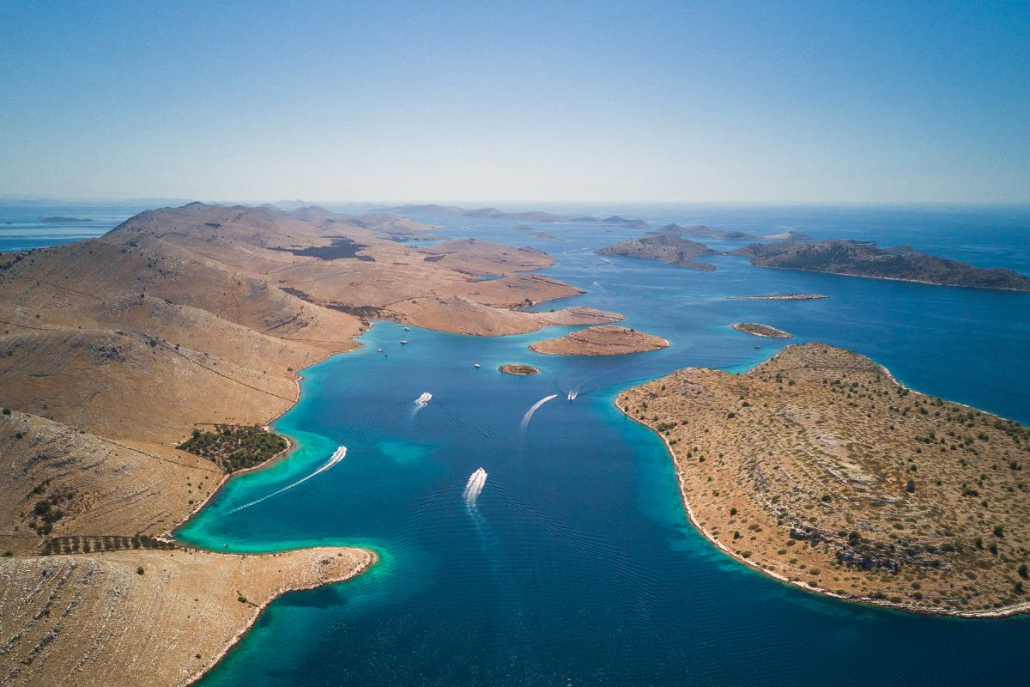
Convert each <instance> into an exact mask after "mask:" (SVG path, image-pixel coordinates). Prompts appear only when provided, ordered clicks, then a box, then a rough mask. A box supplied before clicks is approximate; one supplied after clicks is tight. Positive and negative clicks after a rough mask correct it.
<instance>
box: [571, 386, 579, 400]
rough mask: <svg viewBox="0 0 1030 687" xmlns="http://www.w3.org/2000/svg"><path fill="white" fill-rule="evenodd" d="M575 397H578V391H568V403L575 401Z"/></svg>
mask: <svg viewBox="0 0 1030 687" xmlns="http://www.w3.org/2000/svg"><path fill="white" fill-rule="evenodd" d="M577 396H579V389H573V390H572V391H570V392H569V403H571V402H572V401H575V400H576V397H577Z"/></svg>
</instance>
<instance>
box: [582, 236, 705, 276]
mask: <svg viewBox="0 0 1030 687" xmlns="http://www.w3.org/2000/svg"><path fill="white" fill-rule="evenodd" d="M596 252H597V254H598V255H621V256H625V257H629V258H644V259H646V260H660V261H661V262H667V263H669V264H670V265H677V266H679V267H689V268H690V269H694V270H702V271H705V272H712V271H714V270H715V266H714V265H710V264H708V263H706V262H699V261H697V260H695V259H694V258H698V257H702V256H705V255H718V253H717V252H716V251H714V250H712V249H711V248H709V247H708V246H705V245H702V244H700V243H697V242H696V241H691V240H689V239H684V238H680V237H679V236H675V235H672V234H650V235H645V236H641V237H640V238H635V239H628V240H626V241H620V242H619V243H616V244H614V245H611V246H608V247H606V248H601V249H599V250H597V251H596Z"/></svg>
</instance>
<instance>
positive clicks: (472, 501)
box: [461, 468, 486, 508]
mask: <svg viewBox="0 0 1030 687" xmlns="http://www.w3.org/2000/svg"><path fill="white" fill-rule="evenodd" d="M484 486H486V470H484V469H483V468H478V469H477V470H476V471H475V472H473V473H472V474H471V475H469V481H468V482H467V483H466V484H465V491H464V492H462V494H461V497H462V498H463V499H465V505H466V506H468V507H469V508H475V506H476V499H477V498H479V495H480V494H482V493H483V487H484Z"/></svg>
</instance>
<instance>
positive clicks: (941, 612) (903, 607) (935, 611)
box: [612, 363, 1030, 619]
mask: <svg viewBox="0 0 1030 687" xmlns="http://www.w3.org/2000/svg"><path fill="white" fill-rule="evenodd" d="M876 364H877V365H878V366H879V367H881V368H883V366H882V365H879V363H876ZM688 369H689V368H688ZM884 369H885V368H884ZM888 376H890V377H891V379H894V377H893V376H891V375H890V373H889V372H888ZM659 378H660V377H655V378H654V379H659ZM650 381H653V380H650ZM895 381H897V380H895ZM644 383H646V382H644ZM899 385H900V386H902V387H903V388H905V389H908V387H906V386H904V385H902V384H900V383H899ZM634 386H639V385H634ZM631 388H633V387H628V388H627V389H624V390H623V391H620V392H619V393H618V394H616V396H615V398H614V399H612V403H613V405H614V406H615V408H616V410H617V411H618V412H619V413H621V414H622V415H623V416H624V417H627V418H629V419H630V420H632V421H633V422H635V423H637V424H639V425H642V426H644V427H647V429H648V430H650V431H651V433H652V434H654V435H656V436H657V437H658V438H660V439H661V440H662V443H663V444H664V445H665V452H666V454H668V457H669V461H670V462H671V463H672V469H673V470H674V471H675V473H676V483H677V486H678V487H679V493H680V501H681V502H682V503H683V508H684V510H685V511H686V514H687V520H688V521H689V522H690V524H691V525H692V526H693V527H694V529H695V530H696V531H697V532H698V533H700V534H701V536H703V537H704V538H705V539H706V540H707V541H708V542H709V543H710V544H712V545H714V546H715V548H716V549H717V550H718V551H720V552H721V553H723V554H725V555H726V556H729V557H730V558H732V559H733V560H735V561H736V562H738V563H741V564H743V565H745V566H747V567H748V568H750V569H752V570H755V571H756V572H759V573H761V574H763V575H765V576H766V577H770V578H772V579H774V580H776V581H778V582H781V583H783V584H788V585H791V586H793V587H795V588H797V589H801V590H803V591H805V592H808V593H810V594H816V595H818V596H826V597H830V598H833V599H836V600H839V601H845V602H848V603H853V604H858V605H861V606H872V607H876V608H880V609H887V610H894V611H903V612H906V613H912V614H918V615H928V616H941V617H952V618H967V619H974V618H981V619H987V618H1005V617H1009V616H1014V615H1020V614H1023V613H1028V612H1030V601H1024V602H1022V603H1018V604H1013V605H1010V606H1005V607H1002V608H997V609H993V610H980V611H956V610H953V609H948V608H920V607H915V606H910V605H908V604H904V603H901V604H898V603H892V602H891V601H889V600H882V599H874V598H872V597H868V596H859V595H852V594H838V593H837V592H834V591H831V590H829V589H825V588H823V587H814V586H812V585H810V584H807V583H805V582H802V581H800V580H791V579H790V578H788V577H786V576H785V575H781V574H779V573H777V572H773V571H771V570H766V569H765V568H763V567H761V566H760V565H758V564H757V563H756V562H751V561H749V560H748V559H746V558H744V557H743V556H741V555H738V554H736V553H734V552H733V551H732V550H731V549H730V548H729V547H727V546H726V545H725V544H723V543H722V542H720V541H719V540H718V539H716V538H715V537H714V536H713V535H712V534H711V532H709V531H708V530H707V529H705V527H704V526H703V525H702V524H701V521H700V520H698V518H697V514H696V513H695V512H694V509H693V507H692V506H691V505H690V500H689V499H688V498H687V493H686V488H685V485H684V479H683V475H682V473H681V472H680V469H679V466H678V464H677V463H676V454H675V453H674V452H673V449H672V445H671V444H670V443H669V440H668V439H667V438H666V437H665V436H663V435H662V434H661V433H660V432H658V431H656V430H655V428H654V427H652V426H651V425H649V424H648V423H646V422H643V421H641V420H638V419H637V418H635V417H633V416H632V415H630V414H629V413H627V412H625V411H624V410H623V409H622V407H621V406H620V405H619V398H620V397H621V396H622V394H623V393H624V392H625V391H628V390H629V389H631ZM910 391H911V390H910ZM912 393H919V392H917V391H912Z"/></svg>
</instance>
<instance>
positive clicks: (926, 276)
mask: <svg viewBox="0 0 1030 687" xmlns="http://www.w3.org/2000/svg"><path fill="white" fill-rule="evenodd" d="M732 255H739V256H743V257H746V258H750V259H751V264H752V265H756V266H758V267H777V268H780V269H789V270H801V271H805V272H827V273H829V274H841V275H847V276H852V277H869V278H872V279H893V280H899V281H912V282H921V283H925V284H937V285H941V286H966V287H973V288H980V289H1000V290H1006V291H1030V277H1026V276H1023V275H1021V274H1019V273H1018V272H1014V271H1013V270H1009V269H1003V268H990V269H984V268H981V267H974V266H973V265H969V264H967V263H964V262H959V261H957V260H947V259H945V258H939V257H937V256H934V255H928V254H926V253H920V252H917V251H915V250H912V249H911V248H910V247H908V246H899V247H896V248H891V249H883V248H878V247H877V246H876V244H875V243H873V242H864V241H845V240H841V239H830V240H825V241H815V242H812V243H797V242H788V243H780V244H762V243H753V244H751V245H749V246H746V247H744V248H741V249H739V250H735V251H733V253H732Z"/></svg>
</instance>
